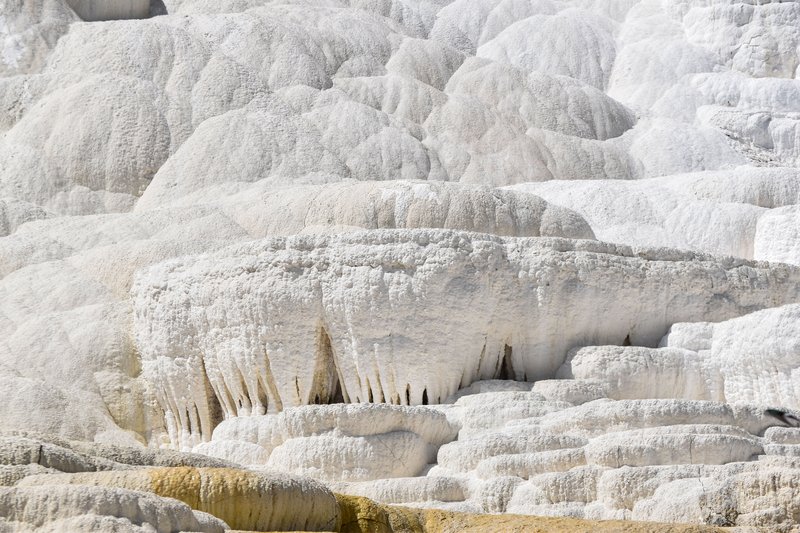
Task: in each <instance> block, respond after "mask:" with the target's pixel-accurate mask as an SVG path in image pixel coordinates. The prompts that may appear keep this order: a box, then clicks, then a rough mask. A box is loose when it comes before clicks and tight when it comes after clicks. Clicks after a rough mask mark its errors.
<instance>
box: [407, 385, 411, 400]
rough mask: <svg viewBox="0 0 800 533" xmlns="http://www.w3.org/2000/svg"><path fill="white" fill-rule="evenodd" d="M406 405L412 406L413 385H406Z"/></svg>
mask: <svg viewBox="0 0 800 533" xmlns="http://www.w3.org/2000/svg"><path fill="white" fill-rule="evenodd" d="M406 405H411V385H406Z"/></svg>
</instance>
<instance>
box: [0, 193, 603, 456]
mask: <svg viewBox="0 0 800 533" xmlns="http://www.w3.org/2000/svg"><path fill="white" fill-rule="evenodd" d="M295 196H296V197H297V198H300V199H302V198H306V199H310V198H314V197H317V196H318V195H317V192H314V190H313V189H312V188H307V189H296V188H289V189H286V190H284V191H269V190H265V191H264V193H263V201H262V197H261V196H259V195H256V194H255V190H250V191H243V192H242V195H241V200H240V199H235V201H231V202H230V203H229V202H227V201H220V199H219V197H218V196H216V197H214V198H202V199H201V198H196V199H195V201H196V202H197V203H205V202H208V203H207V205H206V206H197V205H193V206H188V207H183V208H180V209H170V210H157V211H156V210H153V211H148V212H145V213H141V214H120V215H99V216H92V217H57V218H51V219H47V220H37V221H35V222H34V221H32V222H28V223H25V224H23V225H22V226H20V227H19V228H18V229H17V230H16V231H14V233H13V234H12V235H10V236H7V237H5V238H2V240H1V241H0V274H2V275H3V276H4V278H3V279H2V280H0V294H2V298H1V301H2V303H1V304H0V313H2V314H0V354H3V355H2V356H3V361H4V364H5V365H6V366H5V367H3V368H2V371H1V372H0V373H1V374H2V378H0V379H2V381H3V383H4V385H3V387H2V389H0V395H1V396H3V401H4V405H6V409H4V410H2V412H0V417H2V420H3V424H4V427H7V428H20V429H21V428H26V429H28V430H36V431H40V432H42V433H50V434H60V435H63V436H66V437H70V438H76V439H77V438H81V439H94V438H97V439H101V440H103V441H104V442H113V441H115V440H116V441H117V442H118V443H126V444H131V443H132V441H131V438H132V437H133V438H134V439H137V440H141V439H145V440H150V439H154V438H155V437H154V435H156V434H158V433H159V432H160V431H161V429H160V428H161V427H162V424H163V420H162V416H161V413H159V412H157V410H156V409H154V408H153V407H154V405H153V404H154V401H153V398H152V393H151V392H150V386H149V384H148V383H147V382H146V381H145V380H143V379H142V378H141V376H140V370H139V368H140V362H139V361H138V355H137V353H136V351H135V349H134V345H133V344H132V342H131V339H130V337H129V334H128V331H129V327H130V326H129V324H130V321H131V316H132V315H131V308H130V303H129V302H128V299H129V291H130V284H131V282H132V278H133V273H134V272H135V271H136V270H137V269H138V268H142V267H145V266H147V265H150V264H153V263H157V262H160V261H163V260H165V259H168V258H170V257H175V256H180V255H186V254H195V253H199V252H202V251H204V250H205V251H208V250H210V249H212V248H213V247H214V246H220V247H222V246H226V245H228V244H229V243H231V242H236V241H239V240H248V239H252V238H261V237H265V236H267V235H269V234H275V233H277V234H291V233H293V232H295V231H306V232H326V231H329V230H328V229H327V227H328V224H329V223H330V222H331V221H338V222H337V223H344V224H358V225H361V226H362V227H366V228H373V227H390V228H393V227H398V226H399V227H404V226H405V227H416V226H425V225H442V226H445V227H453V228H459V229H471V230H481V231H497V232H499V233H510V234H518V235H531V234H532V235H539V234H542V235H552V236H568V237H586V238H588V237H591V232H590V231H589V230H588V228H587V226H586V224H585V222H584V221H583V220H582V219H581V218H580V217H577V216H576V215H575V214H574V213H571V212H569V211H567V210H564V209H561V208H556V207H553V206H550V205H548V204H547V203H544V202H542V201H541V200H539V199H537V198H536V197H533V196H531V195H527V194H524V193H510V192H502V191H491V190H489V189H486V188H463V187H460V186H458V185H456V184H447V183H419V184H405V183H397V182H384V183H377V184H359V183H350V184H333V185H331V187H329V188H327V189H326V190H325V194H324V195H319V196H318V198H319V200H318V201H316V202H311V200H309V202H310V204H309V205H303V204H301V206H300V208H299V209H300V210H299V211H288V212H285V216H281V217H270V216H265V214H267V211H265V207H269V208H270V209H271V207H270V206H275V207H280V208H281V212H282V213H283V212H284V211H283V204H282V202H284V201H286V199H288V198H294V197H295ZM326 196H332V197H338V198H341V200H342V201H341V202H335V203H331V202H329V201H327V200H326ZM348 198H349V199H348ZM212 200H213V201H214V204H215V205H211V202H212ZM350 202H353V206H354V207H352V208H351V207H350ZM11 205H19V204H16V203H15V204H11ZM23 205H25V204H23ZM356 205H361V206H363V211H362V210H359V209H356V208H355V206H356ZM237 206H238V207H237ZM245 206H247V207H245ZM310 206H313V207H314V208H313V210H311V211H309V209H308V208H309V207H310ZM373 209H377V211H373ZM373 213H374V214H373ZM37 216H38V215H37ZM308 224H313V225H312V226H309V225H308ZM350 229H356V227H351V228H350ZM53 279H59V280H60V282H59V284H56V285H55V286H54V285H53V283H52V280H53ZM31 302H35V304H34V303H31ZM12 317H13V318H12ZM75 361H80V363H78V364H73V363H74V362H75ZM65 376H66V377H68V379H66V380H65ZM16 390H22V391H25V394H24V395H18V394H16V393H15V392H14V391H16ZM32 399H36V401H35V403H36V405H39V406H41V407H40V411H39V412H40V416H37V417H33V418H31V417H30V416H29V410H30V405H31V403H30V402H31V401H33V400H32ZM109 414H110V415H111V416H109ZM117 425H120V426H122V427H123V428H124V429H126V430H132V431H134V432H136V433H137V434H138V436H135V435H133V434H125V433H123V432H120V431H119V429H118V427H117ZM101 435H102V436H101Z"/></svg>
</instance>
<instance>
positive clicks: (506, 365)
mask: <svg viewBox="0 0 800 533" xmlns="http://www.w3.org/2000/svg"><path fill="white" fill-rule="evenodd" d="M513 354H514V348H512V347H511V346H509V345H508V344H506V345H505V346H504V347H503V359H502V362H501V363H500V369H499V371H498V373H497V376H495V377H496V378H497V379H516V374H515V372H514V361H513Z"/></svg>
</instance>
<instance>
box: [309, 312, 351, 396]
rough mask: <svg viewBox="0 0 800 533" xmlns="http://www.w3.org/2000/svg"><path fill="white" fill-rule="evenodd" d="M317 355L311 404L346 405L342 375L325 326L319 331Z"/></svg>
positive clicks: (310, 394)
mask: <svg viewBox="0 0 800 533" xmlns="http://www.w3.org/2000/svg"><path fill="white" fill-rule="evenodd" d="M316 349H317V354H316V359H315V363H314V379H313V382H312V384H311V391H310V393H309V403H314V404H317V405H321V404H331V403H345V398H344V387H343V386H342V379H341V374H340V372H339V367H338V366H337V364H336V356H335V355H334V353H333V346H332V344H331V337H330V335H329V334H328V331H327V330H326V329H325V327H324V326H322V325H320V327H319V329H318V330H317V344H316Z"/></svg>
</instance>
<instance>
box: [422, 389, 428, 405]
mask: <svg viewBox="0 0 800 533" xmlns="http://www.w3.org/2000/svg"><path fill="white" fill-rule="evenodd" d="M422 405H428V389H427V387H426V388H425V389H424V390H423V391H422Z"/></svg>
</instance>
